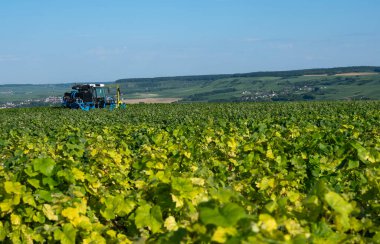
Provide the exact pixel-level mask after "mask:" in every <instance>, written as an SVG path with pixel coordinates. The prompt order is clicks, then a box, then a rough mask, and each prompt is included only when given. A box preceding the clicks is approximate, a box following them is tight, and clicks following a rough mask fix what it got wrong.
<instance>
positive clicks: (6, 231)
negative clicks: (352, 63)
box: [0, 101, 380, 243]
mask: <svg viewBox="0 0 380 244" xmlns="http://www.w3.org/2000/svg"><path fill="white" fill-rule="evenodd" d="M379 163H380V102H379V101H350V102H292V103H291V102H286V103H282V102H277V103H274V102H272V103H234V104H233V103H223V104H218V103H193V104H134V105H129V106H127V109H125V110H114V111H105V110H93V111H89V112H83V111H78V110H65V109H60V108H20V109H3V110H0V215H1V217H0V240H1V241H8V242H13V243H19V242H25V243H32V242H33V241H34V242H43V241H47V242H61V243H75V242H79V241H83V242H84V243H131V242H139V243H142V242H151V243H178V242H189V243H193V242H198V243H209V242H214V243H224V242H228V243H242V242H243V243H244V242H246V243H260V242H261V243H262V242H266V243H267V242H271V243H275V242H291V241H293V242H297V241H298V242H299V243H305V242H313V243H338V242H352V243H369V242H372V243H376V242H377V243H378V242H379V241H380V227H379V226H380V217H379V216H380V202H379V197H380V192H379V191H380V185H379V182H380V168H379V167H380V165H379Z"/></svg>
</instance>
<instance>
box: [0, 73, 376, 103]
mask: <svg viewBox="0 0 380 244" xmlns="http://www.w3.org/2000/svg"><path fill="white" fill-rule="evenodd" d="M72 84H73V83H66V84H45V85H31V84H24V85H0V108H1V107H22V106H24V107H25V106H26V107H30V106H46V105H48V104H49V103H51V100H52V99H53V102H55V103H56V104H59V103H60V97H62V95H63V93H64V92H65V91H70V89H71V86H72ZM115 84H117V85H119V86H120V87H121V91H122V93H123V98H124V99H142V100H141V101H140V100H137V101H140V102H145V100H144V99H147V98H149V99H153V102H161V101H162V100H158V99H157V98H159V99H164V100H165V99H167V98H175V99H167V100H168V101H175V100H179V101H180V102H240V101H302V100H368V99H370V100H374V99H375V100H377V99H380V67H374V66H358V67H342V68H329V69H306V70H292V71H273V72H253V73H244V74H219V75H195V76H175V77H157V78H133V79H120V80H117V81H115ZM107 85H111V86H113V87H115V86H114V84H113V82H109V83H108V82H107ZM111 90H112V89H111ZM154 99H156V100H154ZM129 102H131V100H127V103H129ZM150 102H152V101H150ZM8 103H13V104H11V105H9V106H8V105H7V104H8Z"/></svg>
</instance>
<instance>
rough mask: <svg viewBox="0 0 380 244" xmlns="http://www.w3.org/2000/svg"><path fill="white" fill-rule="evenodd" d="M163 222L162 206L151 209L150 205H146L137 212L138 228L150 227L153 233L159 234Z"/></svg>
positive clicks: (136, 222)
mask: <svg viewBox="0 0 380 244" xmlns="http://www.w3.org/2000/svg"><path fill="white" fill-rule="evenodd" d="M163 222H164V221H163V219H162V213H161V208H160V206H154V207H151V206H150V205H149V204H144V205H142V206H140V207H138V208H137V210H136V217H135V224H136V226H137V228H143V227H149V228H150V230H151V231H152V232H153V233H157V232H159V231H160V229H161V226H162V224H163Z"/></svg>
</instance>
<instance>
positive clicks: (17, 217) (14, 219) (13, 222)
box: [11, 214, 21, 225]
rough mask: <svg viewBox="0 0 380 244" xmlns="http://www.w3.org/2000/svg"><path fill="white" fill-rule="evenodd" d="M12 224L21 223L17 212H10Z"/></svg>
mask: <svg viewBox="0 0 380 244" xmlns="http://www.w3.org/2000/svg"><path fill="white" fill-rule="evenodd" d="M11 223H12V225H21V217H20V216H19V215H17V214H11Z"/></svg>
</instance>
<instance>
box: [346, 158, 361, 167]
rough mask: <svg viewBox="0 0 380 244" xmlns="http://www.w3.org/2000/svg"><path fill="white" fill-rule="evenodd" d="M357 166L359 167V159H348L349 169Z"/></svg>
mask: <svg viewBox="0 0 380 244" xmlns="http://www.w3.org/2000/svg"><path fill="white" fill-rule="evenodd" d="M357 167H359V161H357V160H355V161H353V160H350V161H348V167H347V169H355V168H357Z"/></svg>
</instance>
